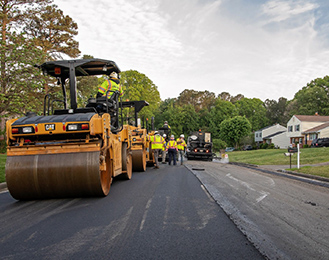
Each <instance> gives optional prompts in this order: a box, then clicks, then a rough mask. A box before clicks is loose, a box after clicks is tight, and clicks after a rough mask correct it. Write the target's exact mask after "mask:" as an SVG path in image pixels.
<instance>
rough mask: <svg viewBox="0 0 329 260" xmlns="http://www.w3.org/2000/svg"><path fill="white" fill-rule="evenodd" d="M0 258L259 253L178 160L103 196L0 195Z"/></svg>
mask: <svg viewBox="0 0 329 260" xmlns="http://www.w3.org/2000/svg"><path fill="white" fill-rule="evenodd" d="M0 219H1V222H0V224H1V225H0V247H1V250H0V258H1V259H263V256H262V255H261V254H260V253H259V251H258V250H257V249H256V248H255V247H254V245H252V243H251V242H249V241H248V239H247V238H246V236H245V235H243V233H242V232H241V231H240V230H239V229H238V228H237V227H236V225H235V224H234V223H233V222H232V221H231V220H230V219H229V217H228V216H227V215H226V214H225V213H224V211H223V210H222V209H221V208H220V207H219V206H218V204H217V203H216V202H215V201H214V200H213V199H212V197H211V196H209V194H208V193H207V192H206V190H205V189H204V187H203V185H202V184H201V183H200V182H199V180H198V179H197V178H196V177H195V176H194V175H193V174H192V173H191V172H190V171H189V170H188V169H187V168H186V167H184V166H176V167H174V166H171V167H169V166H168V165H161V168H160V169H159V170H155V169H150V168H148V169H147V171H146V172H141V173H134V174H133V178H132V180H130V181H122V180H114V181H113V183H112V187H111V190H110V194H109V195H108V196H107V197H105V198H76V199H61V200H40V201H16V200H14V199H13V198H12V197H11V196H10V194H9V193H8V192H3V193H1V194H0Z"/></svg>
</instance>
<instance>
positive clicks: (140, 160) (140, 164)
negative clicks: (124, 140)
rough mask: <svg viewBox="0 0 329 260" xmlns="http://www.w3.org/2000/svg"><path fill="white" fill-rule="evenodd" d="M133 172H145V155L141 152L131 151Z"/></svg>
mask: <svg viewBox="0 0 329 260" xmlns="http://www.w3.org/2000/svg"><path fill="white" fill-rule="evenodd" d="M132 160H133V171H137V172H145V171H146V154H145V153H143V150H133V151H132Z"/></svg>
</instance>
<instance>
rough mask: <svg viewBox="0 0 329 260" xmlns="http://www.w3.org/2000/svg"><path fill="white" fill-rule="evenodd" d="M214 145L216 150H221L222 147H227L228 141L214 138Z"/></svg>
mask: <svg viewBox="0 0 329 260" xmlns="http://www.w3.org/2000/svg"><path fill="white" fill-rule="evenodd" d="M212 145H213V148H214V151H217V152H219V151H220V150H221V149H225V148H226V146H227V145H226V142H224V141H223V140H221V139H212Z"/></svg>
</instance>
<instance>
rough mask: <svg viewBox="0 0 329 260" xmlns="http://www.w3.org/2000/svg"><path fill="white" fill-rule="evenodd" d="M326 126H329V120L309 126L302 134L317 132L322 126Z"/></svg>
mask: <svg viewBox="0 0 329 260" xmlns="http://www.w3.org/2000/svg"><path fill="white" fill-rule="evenodd" d="M327 127H329V122H327V123H324V124H322V125H318V126H316V127H313V128H310V129H308V130H306V131H304V132H303V133H302V134H310V133H317V132H319V131H320V130H322V129H324V128H327Z"/></svg>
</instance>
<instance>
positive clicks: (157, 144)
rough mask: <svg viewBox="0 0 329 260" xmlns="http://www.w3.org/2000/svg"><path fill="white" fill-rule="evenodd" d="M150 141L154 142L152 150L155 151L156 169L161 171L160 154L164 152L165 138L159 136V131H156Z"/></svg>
mask: <svg viewBox="0 0 329 260" xmlns="http://www.w3.org/2000/svg"><path fill="white" fill-rule="evenodd" d="M150 141H151V142H152V144H151V148H152V150H153V158H154V168H155V169H159V168H160V167H159V153H160V151H162V147H163V138H162V136H161V135H159V132H158V131H155V132H154V135H152V136H150Z"/></svg>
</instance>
